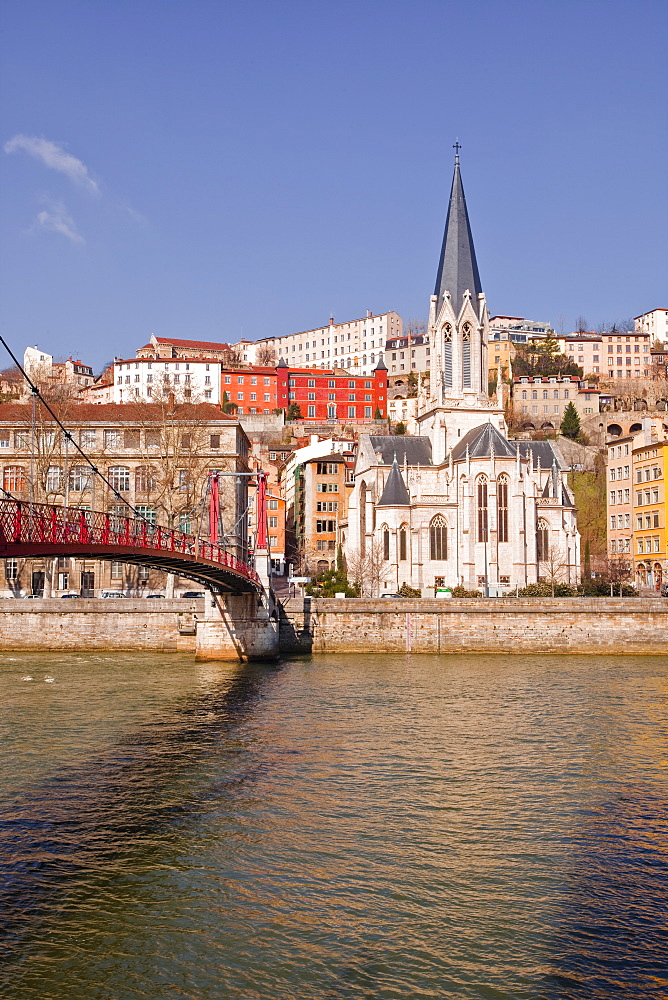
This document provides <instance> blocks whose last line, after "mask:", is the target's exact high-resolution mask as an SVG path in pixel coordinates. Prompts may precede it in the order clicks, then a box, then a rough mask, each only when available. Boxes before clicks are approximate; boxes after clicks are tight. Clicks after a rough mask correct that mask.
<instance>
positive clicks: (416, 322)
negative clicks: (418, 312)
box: [404, 317, 427, 336]
mask: <svg viewBox="0 0 668 1000" xmlns="http://www.w3.org/2000/svg"><path fill="white" fill-rule="evenodd" d="M426 332H427V321H426V319H416V318H415V317H413V319H407V320H404V334H405V335H407V334H409V333H410V335H411V336H414V335H417V334H423V333H426Z"/></svg>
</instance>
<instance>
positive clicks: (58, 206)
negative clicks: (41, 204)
mask: <svg viewBox="0 0 668 1000" xmlns="http://www.w3.org/2000/svg"><path fill="white" fill-rule="evenodd" d="M33 229H47V230H49V231H50V232H53V233H60V234H61V236H66V237H67V239H68V240H71V241H72V243H85V242H86V241H85V239H84V238H83V236H82V235H81V233H80V232H78V230H77V227H76V223H75V221H74V219H73V218H72V216H71V215H70V214H69V212H68V211H67V209H66V207H65V205H64V204H63V203H62V201H58V202H54V204H53V205H50V206H49V208H48V209H44V210H43V211H42V212H39V213H38V215H37V218H36V220H35V225H34V226H33Z"/></svg>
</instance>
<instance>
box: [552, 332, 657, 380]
mask: <svg viewBox="0 0 668 1000" xmlns="http://www.w3.org/2000/svg"><path fill="white" fill-rule="evenodd" d="M557 342H558V344H559V347H560V348H561V350H562V352H563V353H564V354H565V355H566V356H567V357H568V358H569V359H570V360H571V361H574V362H575V364H576V365H579V366H580V368H582V370H583V374H584V375H600V376H601V379H602V380H603V381H617V380H618V379H628V378H649V376H650V374H651V371H650V369H651V357H650V346H651V338H650V335H649V333H643V332H642V331H638V330H635V331H628V332H626V333H621V332H619V333H618V332H617V331H614V332H611V333H601V334H596V333H572V334H570V335H569V336H568V337H558V338H557Z"/></svg>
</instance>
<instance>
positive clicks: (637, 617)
mask: <svg viewBox="0 0 668 1000" xmlns="http://www.w3.org/2000/svg"><path fill="white" fill-rule="evenodd" d="M281 650H282V651H283V652H286V653H287V652H295V653H296V652H307V651H312V652H314V653H322V652H329V653H358V652H359V653H364V652H374V653H383V652H388V653H401V652H412V653H472V652H480V653H520V652H521V653H663V654H668V599H666V600H661V599H655V598H623V599H622V598H597V599H594V598H584V599H583V598H577V597H574V598H530V599H526V598H525V599H522V598H519V599H518V598H500V599H487V600H483V599H481V600H474V599H466V600H455V599H450V600H447V599H446V600H433V599H420V600H410V599H408V600H395V601H391V600H387V599H386V600H375V601H372V600H366V599H363V598H356V599H348V600H333V599H332V600H330V599H325V598H314V599H312V600H310V601H309V599H308V598H306V599H305V601H302V600H290V601H287V602H285V604H284V605H283V617H282V621H281Z"/></svg>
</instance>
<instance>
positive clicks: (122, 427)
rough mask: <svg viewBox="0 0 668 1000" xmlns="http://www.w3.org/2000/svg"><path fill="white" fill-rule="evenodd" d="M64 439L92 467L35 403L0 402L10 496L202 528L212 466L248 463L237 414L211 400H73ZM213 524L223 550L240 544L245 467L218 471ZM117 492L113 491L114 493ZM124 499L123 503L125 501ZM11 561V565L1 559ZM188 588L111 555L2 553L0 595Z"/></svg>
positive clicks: (63, 414)
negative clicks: (218, 527)
mask: <svg viewBox="0 0 668 1000" xmlns="http://www.w3.org/2000/svg"><path fill="white" fill-rule="evenodd" d="M59 415H60V418H61V420H62V421H63V423H64V424H65V426H66V427H67V429H68V431H69V432H70V433H71V434H72V439H73V441H75V442H76V444H77V445H79V447H80V448H81V449H82V450H83V451H84V452H85V454H86V455H87V456H88V457H89V458H90V460H91V461H92V462H93V464H94V465H95V466H96V467H97V468H98V469H100V471H101V472H102V473H103V474H104V475H105V477H106V478H107V480H108V482H109V486H107V485H106V484H105V482H104V481H103V480H102V479H101V478H99V477H98V476H96V475H95V474H94V473H93V472H92V470H91V467H90V466H89V465H88V464H87V463H86V462H85V460H84V459H82V457H81V455H80V454H79V453H78V452H77V451H76V449H75V448H74V445H73V444H70V443H69V442H68V441H67V440H64V439H63V436H62V432H61V431H60V429H59V428H58V426H57V425H56V424H55V423H54V421H53V420H52V418H51V417H50V416H49V414H48V413H47V411H46V410H45V409H43V407H42V406H41V404H38V406H37V413H36V419H35V421H33V420H32V408H31V407H30V406H28V405H21V404H2V405H0V464H1V471H2V486H3V489H4V490H5V491H7V492H8V493H10V494H11V495H12V496H14V497H16V498H17V499H20V500H24V501H33V502H35V503H51V504H61V505H65V506H69V507H75V508H77V509H79V510H81V511H84V512H85V511H94V510H95V511H106V512H108V513H109V514H111V515H112V516H117V517H126V516H134V515H133V514H132V511H131V510H130V507H132V508H134V510H135V511H136V514H137V517H138V518H139V519H140V521H146V522H148V524H149V525H156V524H160V525H163V526H165V527H169V528H176V529H178V530H181V531H185V532H187V533H189V534H194V535H197V534H199V535H200V537H202V538H206V537H208V500H207V487H208V483H209V479H210V476H211V474H213V473H216V472H228V473H237V472H248V471H249V465H248V454H249V441H248V438H247V437H246V434H245V433H244V431H243V429H242V428H241V426H240V425H239V423H238V421H237V420H235V419H232V418H230V417H226V416H225V415H224V414H223V413H221V411H220V409H218V408H217V407H214V406H210V405H206V404H199V405H183V406H170V407H162V406H160V405H158V404H150V405H148V404H144V405H141V404H139V405H135V404H130V405H116V404H108V405H85V404H81V405H77V406H72V407H70V408H69V409H66V408H65V407H61V408H60V413H59ZM220 492H221V511H222V521H223V524H222V530H223V532H224V534H225V536H226V542H225V544H226V545H227V547H228V550H229V551H230V552H231V553H232V554H234V555H236V556H238V557H241V558H243V557H244V556H245V554H246V553H247V548H248V547H247V531H246V524H247V507H248V500H247V477H245V476H244V477H241V480H240V482H239V483H237V482H236V478H235V476H234V475H230V476H224V477H222V479H221V485H220ZM116 494H118V495H116ZM128 504H129V505H130V506H128ZM9 563H11V565H9ZM174 587H176V588H177V589H178V588H181V589H186V590H188V589H192V583H191V581H189V580H186V579H183V580H175V578H174V577H172V576H168V575H167V574H165V573H162V572H161V571H157V570H153V569H149V568H147V567H136V566H130V565H126V564H122V563H120V562H113V563H112V562H107V561H102V560H81V559H78V558H69V557H66V558H65V557H64V558H62V559H59V560H52V559H31V560H15V561H14V562H12V561H11V560H8V561H7V563H6V564H5V567H4V580H0V592H1V593H2V594H3V595H4V596H12V595H18V594H21V593H24V594H27V593H43V594H45V595H46V596H54V597H57V596H59V595H60V594H61V593H62V592H64V591H68V590H74V591H77V592H81V593H84V596H95V595H96V594H97V593H98V592H99V591H100V590H101V589H114V590H121V589H122V590H123V591H125V592H126V593H128V594H136V595H141V594H142V593H144V592H150V591H152V590H161V591H164V590H165V589H166V588H167V589H168V590H169V591H173V589H174Z"/></svg>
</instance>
